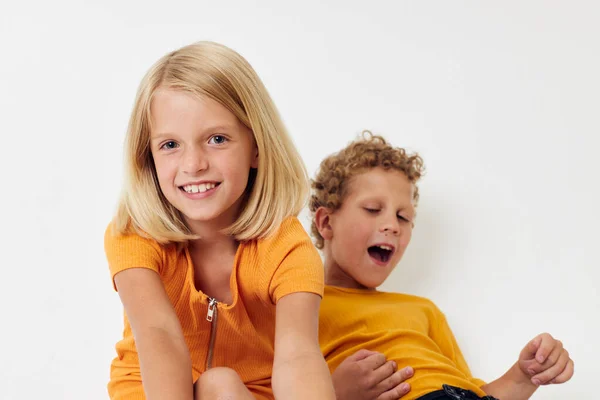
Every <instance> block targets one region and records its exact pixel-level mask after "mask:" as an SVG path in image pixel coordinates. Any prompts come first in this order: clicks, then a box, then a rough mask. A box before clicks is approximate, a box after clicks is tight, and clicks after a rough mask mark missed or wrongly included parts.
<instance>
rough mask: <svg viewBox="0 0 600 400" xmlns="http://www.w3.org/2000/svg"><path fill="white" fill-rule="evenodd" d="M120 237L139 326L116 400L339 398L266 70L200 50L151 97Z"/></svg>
mask: <svg viewBox="0 0 600 400" xmlns="http://www.w3.org/2000/svg"><path fill="white" fill-rule="evenodd" d="M125 156H126V173H125V178H126V179H125V184H124V188H123V192H122V196H121V198H120V202H119V206H118V211H117V214H116V216H115V218H114V220H113V221H112V222H111V224H110V225H109V226H108V228H107V230H106V234H105V251H106V256H107V259H108V264H109V268H110V273H111V277H112V279H113V284H114V288H115V290H117V291H118V293H119V296H120V298H121V301H122V303H123V307H124V311H125V319H124V331H123V338H122V339H121V340H120V341H119V342H118V343H117V345H116V351H117V356H116V357H115V359H114V360H113V362H112V364H111V374H110V382H109V384H108V391H109V394H110V397H111V398H112V399H128V400H137V399H146V398H147V399H193V398H196V399H200V398H201V399H203V400H208V399H213V398H217V397H219V398H232V399H255V398H256V399H273V398H277V399H303V400H304V399H334V397H335V396H334V393H333V388H332V385H331V379H330V376H329V372H328V369H327V366H326V364H325V362H324V360H323V357H322V355H321V352H320V350H319V345H318V338H317V327H318V311H319V304H320V300H321V296H322V294H323V268H322V263H321V260H320V257H319V255H318V253H317V251H316V250H315V249H314V247H313V246H312V244H311V241H310V238H309V237H308V235H307V234H306V233H305V231H304V229H303V228H302V226H301V224H300V223H299V221H298V220H297V218H296V215H297V213H298V212H299V210H300V209H301V208H302V206H303V204H304V201H305V198H306V196H307V194H308V187H307V176H306V171H305V168H304V165H303V163H302V161H301V159H300V157H299V155H298V153H297V151H296V150H295V148H294V146H293V144H292V141H291V140H290V137H289V136H288V134H287V133H286V129H285V127H284V125H283V123H282V121H281V119H280V117H279V115H278V112H277V110H276V108H275V106H274V104H273V103H272V101H271V99H270V97H269V94H268V93H267V90H266V89H265V87H264V85H263V84H262V82H261V81H260V79H259V78H258V76H257V75H256V73H255V71H254V70H253V69H252V67H251V66H250V65H249V64H248V62H247V61H246V60H245V59H244V58H242V57H241V56H240V55H239V54H237V53H236V52H234V51H233V50H231V49H229V48H227V47H225V46H222V45H219V44H215V43H211V42H200V43H195V44H192V45H189V46H186V47H183V48H181V49H179V50H176V51H174V52H171V53H169V54H167V55H165V56H164V57H162V58H161V59H160V60H158V62H156V64H154V65H153V66H152V67H151V69H150V70H149V71H148V72H147V74H146V76H145V77H144V78H143V80H142V82H141V85H140V87H139V90H138V93H137V97H136V100H135V104H134V107H133V112H132V114H131V119H130V122H129V128H128V131H127V136H126V145H125Z"/></svg>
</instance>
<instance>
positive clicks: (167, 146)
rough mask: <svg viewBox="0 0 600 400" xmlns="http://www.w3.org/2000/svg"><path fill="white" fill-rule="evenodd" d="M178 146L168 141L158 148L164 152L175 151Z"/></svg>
mask: <svg viewBox="0 0 600 400" xmlns="http://www.w3.org/2000/svg"><path fill="white" fill-rule="evenodd" d="M178 146H179V145H178V144H177V142H174V141H172V140H169V141H168V142H166V143H165V144H163V145H162V146H160V148H161V149H165V150H173V149H176V148H177V147H178Z"/></svg>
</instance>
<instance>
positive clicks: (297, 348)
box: [272, 292, 335, 400]
mask: <svg viewBox="0 0 600 400" xmlns="http://www.w3.org/2000/svg"><path fill="white" fill-rule="evenodd" d="M320 304H321V298H320V297H319V296H318V295H316V294H314V293H307V292H299V293H292V294H288V295H286V296H284V297H282V298H281V299H280V300H279V301H278V302H277V306H276V323H275V360H274V362H273V382H272V385H273V393H274V395H275V398H276V399H277V400H282V399H301V400H305V399H319V400H321V399H322V400H328V399H331V400H334V399H335V393H334V391H333V385H332V383H331V375H330V374H329V369H328V368H327V364H326V363H325V359H324V358H323V355H322V354H321V350H320V348H319V338H318V329H319V306H320Z"/></svg>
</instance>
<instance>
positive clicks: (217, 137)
mask: <svg viewBox="0 0 600 400" xmlns="http://www.w3.org/2000/svg"><path fill="white" fill-rule="evenodd" d="M150 110H151V115H152V132H151V138H150V148H151V152H152V157H153V159H154V166H155V168H156V174H157V177H158V183H159V185H160V189H161V190H162V193H163V194H164V196H165V197H166V198H167V200H168V201H169V203H171V204H172V205H173V206H174V207H175V208H177V209H178V210H179V211H180V212H181V213H182V214H183V215H184V217H185V220H186V223H187V224H188V226H189V227H190V229H191V230H192V232H194V233H196V234H202V232H209V231H211V230H213V229H217V230H218V229H222V228H225V227H227V226H229V225H230V224H231V223H233V222H234V221H235V219H236V218H237V216H238V214H239V212H240V208H241V205H242V201H243V198H244V196H243V195H244V192H245V190H246V186H247V184H248V176H249V173H250V168H257V167H258V150H257V148H256V144H255V141H254V136H253V134H252V131H251V130H250V129H248V128H247V127H246V126H244V125H243V124H242V123H241V122H240V121H239V120H238V119H237V118H236V117H235V115H233V114H232V113H231V112H230V111H229V110H227V109H226V108H225V107H223V106H222V105H221V104H219V103H218V102H216V101H214V100H212V99H210V98H207V97H203V98H198V97H195V96H194V95H192V94H190V93H186V92H183V91H178V90H173V89H168V88H159V89H158V90H157V91H156V93H155V94H154V98H153V100H152V104H151V108H150Z"/></svg>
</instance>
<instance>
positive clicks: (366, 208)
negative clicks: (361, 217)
mask: <svg viewBox="0 0 600 400" xmlns="http://www.w3.org/2000/svg"><path fill="white" fill-rule="evenodd" d="M365 211H366V212H368V213H369V214H377V213H378V212H379V210H378V209H376V208H369V207H365Z"/></svg>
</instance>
